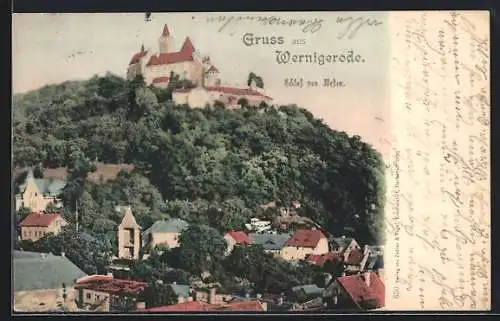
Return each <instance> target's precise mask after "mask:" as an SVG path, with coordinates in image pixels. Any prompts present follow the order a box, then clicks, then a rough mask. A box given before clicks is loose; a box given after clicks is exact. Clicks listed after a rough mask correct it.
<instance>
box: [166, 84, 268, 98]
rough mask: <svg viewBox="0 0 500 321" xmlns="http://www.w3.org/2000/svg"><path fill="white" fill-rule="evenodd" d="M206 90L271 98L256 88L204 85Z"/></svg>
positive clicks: (178, 90) (185, 90)
mask: <svg viewBox="0 0 500 321" xmlns="http://www.w3.org/2000/svg"><path fill="white" fill-rule="evenodd" d="M203 88H204V89H205V90H207V91H218V92H221V93H224V94H227V95H235V96H260V97H264V98H266V99H269V100H272V98H271V97H269V96H266V95H264V94H262V93H260V92H258V91H256V90H252V89H247V88H234V87H223V86H205V87H203ZM190 91H191V88H177V89H174V90H173V92H177V93H186V92H190Z"/></svg>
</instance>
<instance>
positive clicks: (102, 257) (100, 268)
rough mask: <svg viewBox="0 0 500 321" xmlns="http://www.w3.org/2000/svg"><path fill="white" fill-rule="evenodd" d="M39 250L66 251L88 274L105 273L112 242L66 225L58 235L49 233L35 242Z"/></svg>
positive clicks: (57, 253)
mask: <svg viewBox="0 0 500 321" xmlns="http://www.w3.org/2000/svg"><path fill="white" fill-rule="evenodd" d="M33 250H35V251H37V252H51V253H54V254H56V255H60V254H61V253H62V252H64V253H65V255H66V257H68V258H69V259H70V260H71V261H72V262H73V263H74V264H75V265H76V266H78V267H79V268H80V269H82V271H84V272H85V273H87V274H89V275H90V274H103V273H105V272H106V269H107V266H108V264H109V263H110V253H111V252H112V248H111V247H110V244H109V243H107V242H105V241H103V240H100V239H98V238H95V237H92V236H91V237H89V236H88V235H84V234H83V233H82V232H78V233H77V232H75V231H74V230H72V229H71V228H67V227H64V228H63V230H62V232H60V233H59V234H57V235H53V234H48V235H45V236H44V237H42V238H41V239H39V240H38V241H37V242H35V243H34V244H33Z"/></svg>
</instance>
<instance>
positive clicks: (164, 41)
mask: <svg viewBox="0 0 500 321" xmlns="http://www.w3.org/2000/svg"><path fill="white" fill-rule="evenodd" d="M158 44H159V51H160V52H159V53H160V54H162V53H168V52H172V50H173V46H174V45H173V41H172V36H171V35H170V31H169V30H168V26H167V25H166V24H165V26H164V27H163V32H162V34H161V36H160V39H159V40H158Z"/></svg>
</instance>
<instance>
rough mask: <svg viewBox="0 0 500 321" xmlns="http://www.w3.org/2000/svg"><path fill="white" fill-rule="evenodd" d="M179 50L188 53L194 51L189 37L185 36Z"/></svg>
mask: <svg viewBox="0 0 500 321" xmlns="http://www.w3.org/2000/svg"><path fill="white" fill-rule="evenodd" d="M181 51H182V52H190V53H193V52H194V51H195V50H194V46H193V43H192V42H191V39H190V38H189V37H186V39H185V40H184V44H183V45H182V48H181Z"/></svg>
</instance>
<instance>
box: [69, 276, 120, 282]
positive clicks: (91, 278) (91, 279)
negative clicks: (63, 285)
mask: <svg viewBox="0 0 500 321" xmlns="http://www.w3.org/2000/svg"><path fill="white" fill-rule="evenodd" d="M112 278H113V277H112V276H111V275H101V274H93V275H87V276H84V277H82V278H80V279H78V280H77V281H76V282H77V283H86V282H94V281H101V280H109V279H112Z"/></svg>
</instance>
